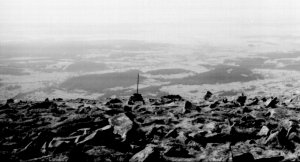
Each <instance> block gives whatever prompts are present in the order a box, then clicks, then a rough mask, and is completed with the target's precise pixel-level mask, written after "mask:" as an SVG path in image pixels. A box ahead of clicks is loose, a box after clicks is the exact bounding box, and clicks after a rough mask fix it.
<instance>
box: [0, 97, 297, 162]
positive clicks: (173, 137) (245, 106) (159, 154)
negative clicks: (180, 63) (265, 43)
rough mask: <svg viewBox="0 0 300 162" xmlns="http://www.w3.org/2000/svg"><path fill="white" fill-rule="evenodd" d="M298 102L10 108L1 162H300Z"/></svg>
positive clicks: (168, 101)
mask: <svg viewBox="0 0 300 162" xmlns="http://www.w3.org/2000/svg"><path fill="white" fill-rule="evenodd" d="M299 106H300V102H299V96H297V95H294V96H292V97H291V96H289V97H284V96H276V97H272V96H269V97H264V96H256V97H248V96H246V95H244V94H242V95H240V96H236V97H235V98H231V99H229V98H224V97H216V96H213V94H212V93H211V92H208V93H207V94H206V95H205V96H203V97H202V99H200V100H198V101H197V102H195V101H193V102H191V101H188V100H186V99H184V98H182V97H181V96H179V95H168V96H163V97H161V98H151V99H144V98H142V96H141V95H140V94H139V95H137V94H135V95H134V96H132V97H130V98H120V99H118V98H112V99H107V100H105V101H104V100H102V101H100V100H88V99H81V98H79V99H73V100H64V99H61V98H58V99H52V100H49V99H46V100H45V101H43V102H40V101H15V100H13V99H10V100H7V102H6V103H5V104H2V105H0V129H1V130H0V131H1V133H0V145H1V146H0V161H5V162H9V161H28V162H29V161H30V162H34V161H67V162H73V161H80V162H94V161H104V162H112V161H113V162H118V161H119V162H121V161H129V162H151V161H157V162H158V161H165V162H193V161H197V162H198V161H232V162H237V161H244V162H245V161H257V162H258V161H270V162H276V161H278V162H279V161H300V136H299V119H300V114H299V111H300V107H299Z"/></svg>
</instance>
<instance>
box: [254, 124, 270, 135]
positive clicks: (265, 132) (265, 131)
mask: <svg viewBox="0 0 300 162" xmlns="http://www.w3.org/2000/svg"><path fill="white" fill-rule="evenodd" d="M269 131H270V130H269V128H268V127H267V126H263V127H262V128H261V129H260V131H259V132H258V133H257V136H267V135H268V133H269Z"/></svg>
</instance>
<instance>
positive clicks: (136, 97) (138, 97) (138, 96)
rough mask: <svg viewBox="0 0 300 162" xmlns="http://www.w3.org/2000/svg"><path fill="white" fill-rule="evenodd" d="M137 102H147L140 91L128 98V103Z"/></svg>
mask: <svg viewBox="0 0 300 162" xmlns="http://www.w3.org/2000/svg"><path fill="white" fill-rule="evenodd" d="M136 103H141V104H145V101H144V99H143V96H142V95H141V94H139V93H135V94H133V96H131V97H130V98H129V100H128V105H134V104H136Z"/></svg>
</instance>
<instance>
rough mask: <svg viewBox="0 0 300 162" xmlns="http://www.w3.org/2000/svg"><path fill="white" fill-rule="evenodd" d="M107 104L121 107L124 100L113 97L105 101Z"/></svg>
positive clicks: (112, 106) (111, 106)
mask: <svg viewBox="0 0 300 162" xmlns="http://www.w3.org/2000/svg"><path fill="white" fill-rule="evenodd" d="M105 105H106V106H107V107H109V108H121V107H122V105H123V102H122V101H121V100H120V99H118V98H113V99H111V100H109V101H108V102H106V103H105Z"/></svg>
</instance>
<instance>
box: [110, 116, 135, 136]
mask: <svg viewBox="0 0 300 162" xmlns="http://www.w3.org/2000/svg"><path fill="white" fill-rule="evenodd" d="M109 124H110V125H111V126H112V127H113V128H114V133H115V134H119V135H120V136H121V137H122V138H123V139H124V140H125V139H126V135H127V132H128V131H129V130H130V129H131V128H132V125H133V122H132V121H131V120H130V119H129V118H128V117H127V116H126V115H125V114H124V113H122V114H119V115H116V116H114V117H112V118H110V119H109Z"/></svg>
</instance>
